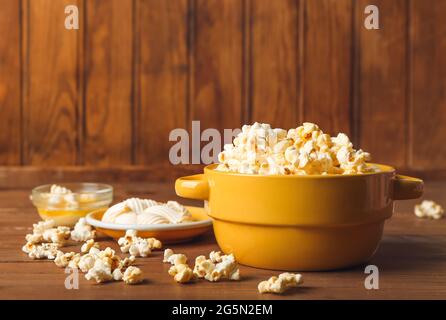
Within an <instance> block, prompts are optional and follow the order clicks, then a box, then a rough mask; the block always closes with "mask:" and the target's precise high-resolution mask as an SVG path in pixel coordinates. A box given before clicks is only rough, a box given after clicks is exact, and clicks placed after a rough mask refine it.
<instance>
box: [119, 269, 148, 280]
mask: <svg viewBox="0 0 446 320" xmlns="http://www.w3.org/2000/svg"><path fill="white" fill-rule="evenodd" d="M142 276H143V273H142V271H141V269H139V268H137V267H133V266H130V267H128V268H127V269H126V270H125V272H124V275H123V276H122V280H123V281H124V282H125V283H126V284H137V283H140V282H142V281H143V280H144V279H143V277H142Z"/></svg>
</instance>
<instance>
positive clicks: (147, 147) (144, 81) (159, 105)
mask: <svg viewBox="0 0 446 320" xmlns="http://www.w3.org/2000/svg"><path fill="white" fill-rule="evenodd" d="M187 3H188V2H187V1H186V0H172V1H164V0H149V1H137V9H136V12H138V18H137V19H138V20H137V23H138V25H139V29H138V31H137V32H138V52H137V56H138V62H137V66H138V69H137V74H136V77H138V80H137V83H138V88H137V94H138V97H139V101H138V105H137V109H136V117H135V120H136V123H135V125H136V129H135V130H136V137H135V139H136V141H135V148H136V163H137V164H148V163H151V162H154V161H158V162H168V160H169V149H170V146H171V144H170V142H169V133H170V131H171V130H173V129H176V128H185V127H186V115H187V112H186V110H187V84H188V49H187V48H188V46H187V30H188V20H187V17H188V7H187ZM172 144H173V143H172Z"/></svg>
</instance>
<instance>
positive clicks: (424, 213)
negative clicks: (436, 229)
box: [415, 200, 444, 220]
mask: <svg viewBox="0 0 446 320" xmlns="http://www.w3.org/2000/svg"><path fill="white" fill-rule="evenodd" d="M415 215H416V216H417V217H418V218H428V219H434V220H437V219H441V218H442V217H443V215H444V209H443V208H442V207H441V206H440V205H439V204H438V203H435V202H434V201H432V200H423V202H421V204H418V205H416V206H415Z"/></svg>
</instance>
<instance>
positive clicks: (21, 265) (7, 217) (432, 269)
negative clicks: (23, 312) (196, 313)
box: [0, 182, 446, 299]
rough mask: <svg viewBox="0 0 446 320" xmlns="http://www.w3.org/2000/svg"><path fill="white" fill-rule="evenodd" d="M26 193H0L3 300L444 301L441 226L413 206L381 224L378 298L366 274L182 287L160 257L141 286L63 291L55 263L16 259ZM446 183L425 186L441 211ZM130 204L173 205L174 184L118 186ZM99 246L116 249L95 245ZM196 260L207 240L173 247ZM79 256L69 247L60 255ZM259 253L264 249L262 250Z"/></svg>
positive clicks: (445, 246)
mask: <svg viewBox="0 0 446 320" xmlns="http://www.w3.org/2000/svg"><path fill="white" fill-rule="evenodd" d="M29 192H30V190H29V189H18V190H5V189H4V190H0V231H1V232H0V235H1V236H0V237H1V238H0V299H415V298H416V299H446V274H445V270H446V219H442V220H439V221H429V220H420V219H418V218H416V217H415V215H414V214H413V205H414V204H415V203H416V201H405V202H399V203H397V205H396V209H395V211H396V213H395V214H394V216H393V218H392V219H390V220H389V221H388V222H387V223H386V227H385V232H384V233H385V235H384V239H383V241H382V243H381V245H380V247H379V250H378V252H377V253H376V255H375V256H374V258H373V259H372V260H371V261H370V264H374V265H376V266H378V268H379V271H380V282H379V286H380V287H379V289H378V290H366V289H365V288H364V279H365V277H366V275H365V274H364V266H360V267H355V268H351V269H346V270H339V271H332V272H304V273H303V275H304V279H305V284H304V285H303V286H302V287H300V288H297V289H295V290H293V291H291V292H290V293H288V294H286V295H282V296H276V295H261V294H258V293H257V283H258V282H259V281H261V280H264V279H267V278H268V277H270V276H271V275H274V274H277V273H278V272H275V271H270V270H260V269H254V268H250V267H245V266H241V274H242V280H241V281H239V282H235V281H234V282H218V283H210V282H207V281H201V280H200V281H196V282H194V283H191V284H186V285H179V284H176V283H175V282H173V280H172V278H171V277H170V276H169V275H168V274H167V270H168V269H169V265H167V264H163V263H162V252H160V251H158V252H154V254H153V255H151V256H150V257H148V258H138V259H137V266H138V267H140V268H141V269H142V270H143V271H144V275H145V278H146V280H145V282H144V283H142V284H141V285H137V286H128V285H125V284H124V283H122V282H112V283H107V284H102V285H96V284H94V283H91V282H89V281H87V280H85V279H84V278H83V276H81V277H80V282H79V289H78V290H67V289H65V286H64V281H65V277H66V275H65V274H64V270H63V269H61V268H58V267H56V266H55V264H54V263H53V262H52V261H39V260H31V259H29V258H28V257H27V255H26V254H25V253H23V252H22V251H21V247H22V245H23V244H24V242H25V240H24V237H25V234H26V233H28V232H29V231H30V229H31V226H32V223H34V222H36V221H37V220H38V216H37V213H36V211H35V209H34V208H33V207H32V205H31V203H30V201H29V198H28V197H29ZM445 195H446V183H445V182H431V183H429V182H428V183H426V192H425V196H424V198H427V199H434V200H436V201H437V202H439V203H440V204H442V205H443V206H446V197H445ZM130 196H139V197H148V198H154V199H157V200H161V201H165V200H169V199H176V197H175V195H174V191H173V188H172V184H167V183H166V184H164V183H153V184H150V183H145V184H125V185H124V184H116V185H115V200H116V201H119V200H122V199H125V198H127V197H130ZM100 241H101V242H102V246H106V245H107V246H111V247H113V248H114V249H118V246H117V244H116V243H115V242H114V241H112V240H110V239H107V238H105V237H100ZM171 247H172V248H173V249H174V250H175V251H178V252H182V253H185V254H186V255H187V256H188V257H189V259H191V260H194V259H195V257H196V256H197V255H200V254H208V253H209V252H210V251H211V250H217V249H218V247H217V245H216V243H215V240H214V236H213V234H212V233H211V232H209V234H207V235H206V236H205V237H203V238H201V239H198V240H196V241H194V242H190V243H184V244H178V245H172V246H171ZM72 249H73V250H79V248H78V247H71V248H70V247H68V248H64V250H72ZM259 250H261V248H259Z"/></svg>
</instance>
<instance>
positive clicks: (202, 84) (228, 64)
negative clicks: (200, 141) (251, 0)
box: [191, 0, 243, 130]
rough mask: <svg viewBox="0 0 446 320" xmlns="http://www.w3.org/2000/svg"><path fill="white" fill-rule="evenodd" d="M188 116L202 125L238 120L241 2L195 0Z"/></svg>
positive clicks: (215, 125)
mask: <svg viewBox="0 0 446 320" xmlns="http://www.w3.org/2000/svg"><path fill="white" fill-rule="evenodd" d="M193 15H194V31H193V38H192V39H193V42H192V52H193V72H192V80H191V81H192V83H193V85H192V90H193V92H192V97H191V99H192V101H191V119H193V120H195V119H196V120H200V122H201V128H202V130H203V129H205V128H217V129H220V130H222V129H225V128H240V127H241V125H243V123H242V81H243V74H242V72H243V66H242V59H243V51H242V50H243V39H242V36H243V35H242V26H243V21H242V19H243V16H242V2H241V1H239V0H227V1H218V0H211V1H207V0H198V1H197V2H196V5H195V7H194V13H193Z"/></svg>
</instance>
